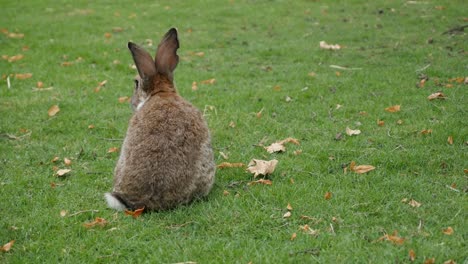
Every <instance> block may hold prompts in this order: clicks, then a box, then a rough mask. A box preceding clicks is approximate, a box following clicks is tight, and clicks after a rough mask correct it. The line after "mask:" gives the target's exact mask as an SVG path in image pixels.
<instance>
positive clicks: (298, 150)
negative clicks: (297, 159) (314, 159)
mask: <svg viewBox="0 0 468 264" xmlns="http://www.w3.org/2000/svg"><path fill="white" fill-rule="evenodd" d="M293 154H294V155H295V156H297V155H301V154H302V149H297V150H295V151H294V152H293Z"/></svg>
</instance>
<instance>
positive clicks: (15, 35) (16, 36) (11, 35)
mask: <svg viewBox="0 0 468 264" xmlns="http://www.w3.org/2000/svg"><path fill="white" fill-rule="evenodd" d="M7 37H9V38H12V39H22V38H24V34H23V33H13V32H10V33H8V34H7Z"/></svg>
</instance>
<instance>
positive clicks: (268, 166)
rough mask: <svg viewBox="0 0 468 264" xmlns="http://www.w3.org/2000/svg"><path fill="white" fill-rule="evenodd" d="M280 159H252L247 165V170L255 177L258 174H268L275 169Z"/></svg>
mask: <svg viewBox="0 0 468 264" xmlns="http://www.w3.org/2000/svg"><path fill="white" fill-rule="evenodd" d="M277 164H278V160H276V159H273V160H270V161H266V160H258V159H252V160H251V161H250V162H249V164H248V165H247V166H248V168H247V171H249V172H250V173H253V174H254V177H257V176H258V175H268V174H271V173H273V172H274V171H275V168H276V165H277Z"/></svg>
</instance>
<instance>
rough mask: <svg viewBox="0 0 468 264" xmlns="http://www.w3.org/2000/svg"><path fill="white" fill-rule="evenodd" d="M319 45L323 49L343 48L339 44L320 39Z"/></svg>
mask: <svg viewBox="0 0 468 264" xmlns="http://www.w3.org/2000/svg"><path fill="white" fill-rule="evenodd" d="M319 46H320V48H321V49H326V50H339V49H341V46H340V45H338V44H328V43H327V42H325V41H323V40H322V41H320V43H319Z"/></svg>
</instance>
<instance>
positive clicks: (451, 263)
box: [443, 259, 457, 264]
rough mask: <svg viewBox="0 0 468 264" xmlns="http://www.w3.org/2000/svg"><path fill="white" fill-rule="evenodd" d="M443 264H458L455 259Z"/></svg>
mask: <svg viewBox="0 0 468 264" xmlns="http://www.w3.org/2000/svg"><path fill="white" fill-rule="evenodd" d="M443 264H457V263H456V262H455V261H454V260H453V259H449V260H446V261H444V263H443Z"/></svg>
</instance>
